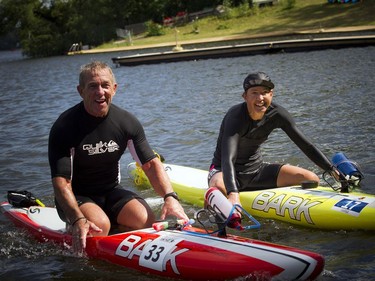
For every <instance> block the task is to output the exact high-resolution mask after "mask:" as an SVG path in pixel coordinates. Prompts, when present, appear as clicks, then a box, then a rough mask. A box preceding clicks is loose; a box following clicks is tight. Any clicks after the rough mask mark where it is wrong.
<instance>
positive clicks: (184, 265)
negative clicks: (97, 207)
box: [0, 202, 324, 280]
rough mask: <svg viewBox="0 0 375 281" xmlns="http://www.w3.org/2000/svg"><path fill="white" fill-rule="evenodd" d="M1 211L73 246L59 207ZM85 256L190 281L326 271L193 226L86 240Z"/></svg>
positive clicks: (290, 251)
mask: <svg viewBox="0 0 375 281" xmlns="http://www.w3.org/2000/svg"><path fill="white" fill-rule="evenodd" d="M0 209H1V211H2V212H3V213H4V214H5V216H7V217H8V218H9V219H10V220H12V221H13V222H14V223H15V224H17V225H18V226H21V227H23V228H25V229H27V230H28V231H29V232H30V233H31V234H32V235H34V236H35V237H36V238H37V239H38V240H40V241H44V242H45V241H55V242H58V243H61V244H64V245H71V236H70V235H69V234H67V233H66V232H65V229H64V227H63V226H64V223H63V222H62V221H61V220H60V218H59V217H58V214H57V212H56V209H54V208H48V207H36V206H32V207H29V208H16V207H13V206H12V205H10V204H9V203H7V202H4V203H2V204H1V205H0ZM86 254H87V256H88V257H91V258H98V259H103V260H106V261H109V262H112V263H114V264H118V265H120V266H124V267H126V268H132V269H136V270H139V271H141V272H147V273H149V274H155V275H159V276H164V277H171V278H175V279H188V280H207V279H210V280H232V279H235V278H239V277H242V276H248V277H249V276H250V277H251V276H257V278H258V279H259V278H260V279H262V280H263V279H264V280H269V279H272V280H314V279H316V278H317V277H318V276H319V275H320V274H321V272H322V271H323V269H324V258H323V257H322V256H321V255H319V254H316V253H312V252H309V251H304V250H300V249H296V248H292V247H287V246H281V245H277V244H273V243H268V242H262V241H259V240H254V239H247V238H243V237H239V236H234V235H228V236H227V237H224V238H221V237H217V236H214V235H208V234H206V233H203V232H202V230H201V229H199V228H194V227H189V231H184V230H176V229H174V230H162V231H156V230H155V229H153V228H147V229H141V230H135V231H130V232H124V233H119V234H115V235H109V236H105V237H88V238H87V247H86ZM258 279H257V280H258Z"/></svg>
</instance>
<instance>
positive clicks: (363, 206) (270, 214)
mask: <svg viewBox="0 0 375 281" xmlns="http://www.w3.org/2000/svg"><path fill="white" fill-rule="evenodd" d="M164 167H165V170H166V172H167V174H168V176H169V178H170V180H171V183H172V185H173V188H174V191H175V192H177V193H178V195H179V196H180V198H181V199H182V200H183V201H185V202H187V203H189V204H193V205H196V206H199V207H203V203H204V193H205V192H206V190H207V187H208V185H207V174H208V171H205V170H199V169H195V168H190V167H184V166H179V165H173V164H165V163H164ZM128 174H129V176H130V177H131V178H132V179H134V182H135V183H136V185H138V186H146V187H150V183H149V181H148V179H147V176H146V175H145V174H144V173H143V171H142V169H141V168H140V167H139V166H137V165H136V164H135V163H134V162H133V163H130V164H129V165H128ZM240 198H241V203H242V207H243V208H244V209H245V210H246V211H247V212H249V213H250V214H252V215H253V216H255V217H262V218H270V219H276V220H280V221H284V222H288V223H292V224H296V225H300V226H304V227H311V228H320V229H329V230H340V229H344V230H350V229H363V230H375V195H371V194H366V193H362V192H359V191H353V192H350V193H340V192H337V191H334V190H332V189H331V188H328V187H322V186H319V187H317V188H311V189H303V188H301V186H291V187H283V188H273V189H265V190H258V191H246V192H241V193H240Z"/></svg>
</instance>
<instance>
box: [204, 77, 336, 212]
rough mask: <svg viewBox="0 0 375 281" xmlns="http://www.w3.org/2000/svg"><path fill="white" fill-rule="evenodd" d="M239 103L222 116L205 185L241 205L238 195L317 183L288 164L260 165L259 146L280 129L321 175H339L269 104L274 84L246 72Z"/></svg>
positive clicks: (284, 112) (284, 114) (281, 110)
mask: <svg viewBox="0 0 375 281" xmlns="http://www.w3.org/2000/svg"><path fill="white" fill-rule="evenodd" d="M243 88H244V93H243V94H242V97H243V99H244V100H245V102H244V103H241V104H238V105H235V106H233V107H232V108H230V109H229V111H228V112H227V114H226V115H225V117H224V119H223V122H222V124H221V128H220V134H219V137H218V141H217V146H216V150H215V153H214V157H213V160H212V164H211V168H210V173H209V186H210V187H217V188H219V189H220V190H221V191H222V192H223V193H224V194H227V195H228V200H229V201H230V202H231V203H232V204H238V205H240V204H241V202H240V196H239V192H242V191H252V190H259V189H267V188H274V187H283V186H290V185H297V184H301V182H303V181H314V182H317V183H318V182H319V177H318V176H317V175H316V174H315V173H313V172H311V171H309V170H307V169H304V168H300V167H297V166H293V165H284V164H270V163H266V162H264V161H263V158H262V155H261V152H260V148H261V145H262V144H263V143H264V142H265V141H266V140H267V138H268V136H269V135H270V134H271V132H272V131H273V130H275V129H277V128H281V129H282V130H283V131H284V132H285V133H286V134H287V135H288V136H289V138H290V139H291V140H292V141H293V142H294V143H296V144H297V145H298V147H299V148H300V149H301V150H302V151H303V152H304V153H305V154H306V156H308V157H309V158H310V160H312V161H313V162H314V163H315V164H316V165H318V166H319V167H320V168H321V169H323V171H327V172H329V173H332V174H335V175H336V174H337V175H339V173H338V172H337V171H336V169H335V168H333V166H332V164H331V163H330V161H329V160H328V159H327V157H326V156H325V155H324V154H323V153H322V152H321V151H320V150H319V149H318V148H316V147H315V146H314V145H313V144H312V143H311V142H310V141H309V140H308V139H307V138H306V137H305V136H304V134H303V133H302V132H301V131H300V130H299V129H298V128H297V126H296V124H295V122H294V120H293V118H292V116H291V115H290V114H289V112H288V111H287V110H286V109H285V108H283V107H282V106H280V105H278V104H276V103H273V102H272V96H273V88H274V84H273V82H272V81H271V79H270V77H269V76H268V75H267V74H265V73H263V72H257V73H251V74H249V75H248V76H247V77H246V78H245V80H244V82H243Z"/></svg>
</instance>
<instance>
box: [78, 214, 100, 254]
mask: <svg viewBox="0 0 375 281" xmlns="http://www.w3.org/2000/svg"><path fill="white" fill-rule="evenodd" d="M91 232H98V233H100V232H102V230H101V229H100V228H99V227H97V226H96V225H95V224H94V223H93V222H91V221H89V220H87V219H86V218H84V219H79V220H78V221H76V222H75V223H74V224H73V225H72V246H73V251H74V252H75V253H77V254H82V253H83V251H84V249H85V248H86V238H87V237H88V236H92V235H91Z"/></svg>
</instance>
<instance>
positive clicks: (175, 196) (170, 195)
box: [164, 192, 180, 201]
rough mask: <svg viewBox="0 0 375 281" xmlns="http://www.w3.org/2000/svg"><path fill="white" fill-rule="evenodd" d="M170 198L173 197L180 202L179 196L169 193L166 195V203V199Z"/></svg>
mask: <svg viewBox="0 0 375 281" xmlns="http://www.w3.org/2000/svg"><path fill="white" fill-rule="evenodd" d="M168 197H173V198H174V199H176V200H177V201H180V198H178V195H177V193H176V192H169V193H167V194H165V195H164V201H165V199H167V198H168Z"/></svg>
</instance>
